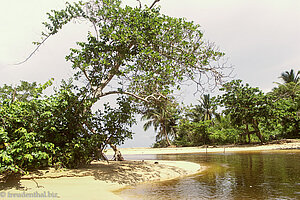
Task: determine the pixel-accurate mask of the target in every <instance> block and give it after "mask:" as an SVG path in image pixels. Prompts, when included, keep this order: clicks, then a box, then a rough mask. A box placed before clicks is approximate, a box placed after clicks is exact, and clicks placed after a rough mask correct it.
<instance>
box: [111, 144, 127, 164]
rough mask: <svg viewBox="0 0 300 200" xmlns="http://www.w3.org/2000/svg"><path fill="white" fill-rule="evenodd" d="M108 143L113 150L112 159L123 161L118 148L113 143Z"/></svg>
mask: <svg viewBox="0 0 300 200" xmlns="http://www.w3.org/2000/svg"><path fill="white" fill-rule="evenodd" d="M109 145H110V147H111V148H112V149H113V150H114V152H115V155H114V157H113V159H112V160H115V161H124V160H125V159H124V158H123V156H122V154H121V152H120V151H119V150H118V148H117V147H116V146H115V145H114V144H111V143H109Z"/></svg>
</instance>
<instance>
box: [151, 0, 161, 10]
mask: <svg viewBox="0 0 300 200" xmlns="http://www.w3.org/2000/svg"><path fill="white" fill-rule="evenodd" d="M159 1H160V0H155V1H154V2H153V3H152V5H151V6H150V9H152V8H153V7H154V6H155V4H156V3H158V2H159Z"/></svg>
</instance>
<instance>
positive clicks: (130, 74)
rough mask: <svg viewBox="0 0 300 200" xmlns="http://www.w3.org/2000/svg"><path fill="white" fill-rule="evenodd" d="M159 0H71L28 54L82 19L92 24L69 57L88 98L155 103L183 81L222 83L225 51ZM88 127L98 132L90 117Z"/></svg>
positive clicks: (55, 14)
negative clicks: (132, 0)
mask: <svg viewBox="0 0 300 200" xmlns="http://www.w3.org/2000/svg"><path fill="white" fill-rule="evenodd" d="M157 2H159V1H158V0H155V1H154V2H153V4H152V5H151V6H150V7H147V6H145V7H142V6H139V7H136V8H133V7H129V6H123V5H121V3H122V2H121V1H120V0H90V1H87V2H78V3H74V4H70V3H67V4H66V8H65V9H63V10H59V11H56V10H53V11H51V13H48V18H49V21H47V22H44V25H45V27H46V31H45V32H43V33H42V35H43V39H42V41H40V42H35V44H36V45H37V47H36V49H35V50H34V51H33V52H32V54H31V55H30V56H29V57H28V59H29V58H30V57H31V56H32V55H33V54H34V53H35V52H36V51H37V49H39V47H40V46H41V45H42V44H43V43H45V42H46V40H47V39H48V38H49V37H51V36H53V35H55V34H57V33H58V32H59V31H60V30H61V29H62V28H63V27H64V25H66V24H68V23H71V22H72V21H77V20H80V21H81V22H83V21H85V22H87V23H90V24H91V25H92V27H93V28H92V29H91V30H90V31H87V39H86V41H83V42H78V43H77V45H78V48H77V49H71V52H70V54H69V55H68V56H67V57H66V59H67V61H70V62H71V63H72V67H73V69H74V70H76V73H75V75H74V76H75V79H76V80H80V82H81V83H82V82H85V83H86V86H85V87H82V88H79V90H80V91H81V94H83V95H84V98H83V101H85V100H91V101H92V102H93V103H95V102H97V101H98V100H100V99H101V98H102V97H104V96H108V95H113V94H118V95H119V96H130V98H131V99H133V100H134V101H135V103H138V105H139V106H142V107H151V106H152V107H153V106H156V105H157V104H159V102H161V101H166V100H170V99H172V98H170V97H171V96H172V94H173V91H174V90H175V89H180V87H181V84H182V83H183V82H192V83H195V85H196V86H197V89H201V88H203V87H204V83H208V84H209V85H211V84H213V85H216V84H219V83H221V82H222V79H223V78H224V76H225V75H224V73H225V71H226V67H225V65H222V64H219V60H220V59H221V58H222V57H223V56H224V53H222V52H219V51H218V50H217V49H216V48H215V46H214V45H213V44H212V43H209V42H207V41H205V40H204V39H203V33H202V31H201V30H200V26H199V25H197V24H194V23H193V22H189V21H187V20H185V19H183V18H174V17H169V16H166V15H164V14H161V13H160V10H159V8H156V7H155V6H156V3H157ZM89 105H90V107H88V108H86V110H90V109H91V106H92V105H91V104H89ZM84 129H89V130H88V131H89V132H92V133H93V132H96V131H97V130H95V129H97V127H96V126H93V123H89V122H87V123H86V124H85V125H84ZM112 145H114V144H112Z"/></svg>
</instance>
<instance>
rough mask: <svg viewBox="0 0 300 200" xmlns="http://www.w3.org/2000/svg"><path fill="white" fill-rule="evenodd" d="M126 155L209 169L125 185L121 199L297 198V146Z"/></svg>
mask: <svg viewBox="0 0 300 200" xmlns="http://www.w3.org/2000/svg"><path fill="white" fill-rule="evenodd" d="M126 158H127V159H148V160H149V159H156V160H183V161H191V162H196V163H200V164H201V165H205V166H207V167H208V169H207V170H205V171H203V172H201V173H199V174H196V175H193V176H190V177H186V178H181V179H175V180H171V181H164V182H160V183H155V184H141V185H137V186H135V187H132V188H127V189H124V190H122V191H120V192H119V195H120V196H122V198H124V199H155V200H158V199H163V200H169V199H170V200H173V199H181V200H183V199H232V200H240V199H249V200H250V199H300V150H293V151H270V152H250V153H249V152H247V153H225V154H181V155H143V156H139V157H136V156H131V157H130V156H127V157H126Z"/></svg>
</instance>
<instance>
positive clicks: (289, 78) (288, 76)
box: [280, 69, 300, 83]
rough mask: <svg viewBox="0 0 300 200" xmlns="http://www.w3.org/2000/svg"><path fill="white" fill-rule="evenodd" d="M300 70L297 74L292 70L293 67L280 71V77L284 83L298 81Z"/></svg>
mask: <svg viewBox="0 0 300 200" xmlns="http://www.w3.org/2000/svg"><path fill="white" fill-rule="evenodd" d="M299 75H300V71H298V72H297V74H296V73H295V72H294V70H293V69H291V71H290V72H289V71H285V72H282V73H281V76H280V78H281V79H282V80H283V81H284V83H299V80H300V77H299Z"/></svg>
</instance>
